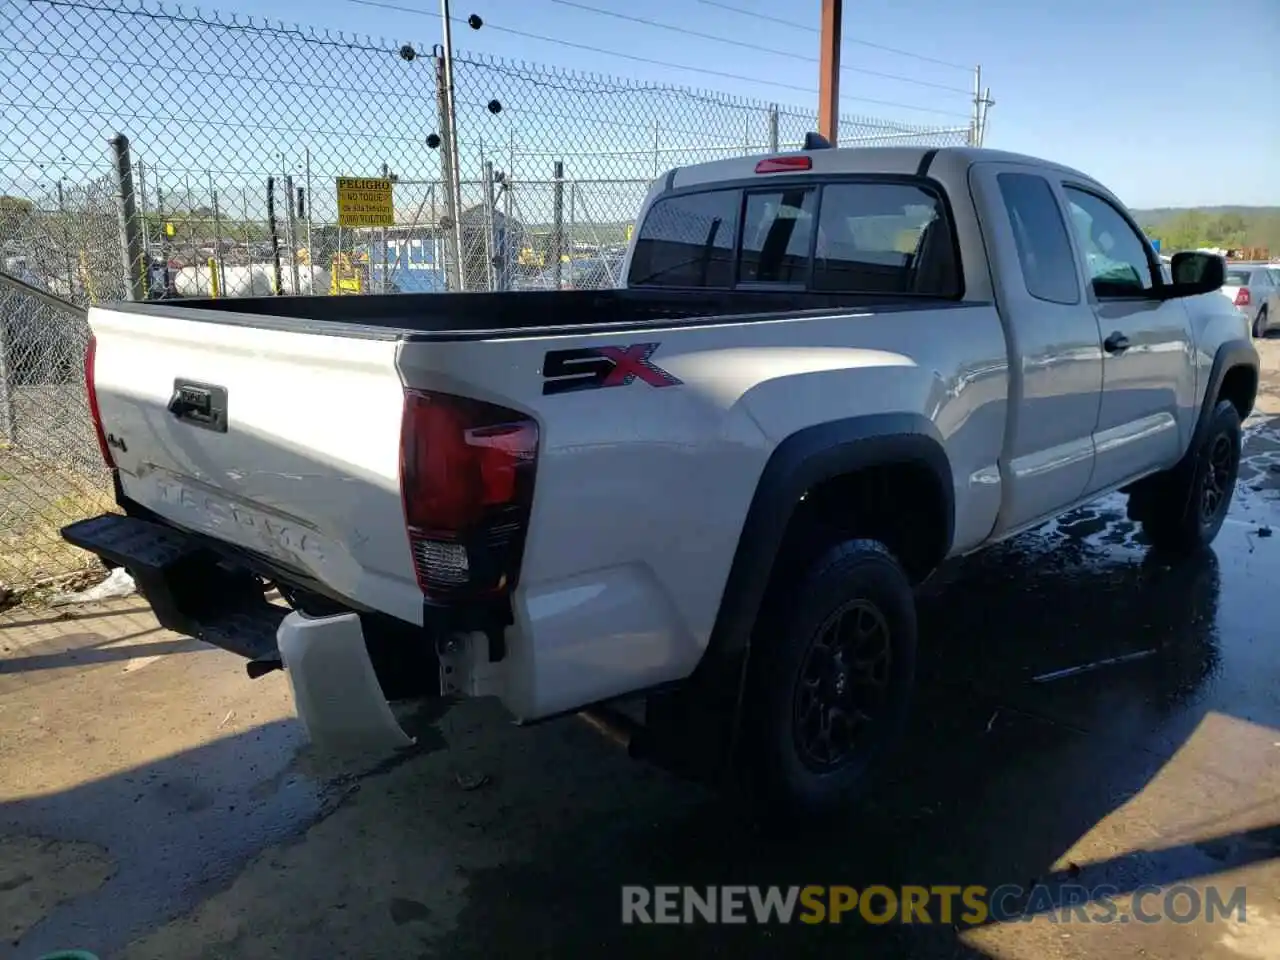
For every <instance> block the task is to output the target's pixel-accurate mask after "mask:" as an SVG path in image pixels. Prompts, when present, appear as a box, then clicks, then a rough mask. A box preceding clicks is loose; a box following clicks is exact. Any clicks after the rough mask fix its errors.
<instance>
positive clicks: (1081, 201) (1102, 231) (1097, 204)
mask: <svg viewBox="0 0 1280 960" xmlns="http://www.w3.org/2000/svg"><path fill="white" fill-rule="evenodd" d="M1066 194H1067V202H1068V204H1069V205H1070V207H1071V226H1072V228H1073V229H1074V230H1075V234H1076V239H1077V240H1078V241H1079V242H1080V249H1081V250H1083V251H1084V255H1085V261H1086V263H1087V265H1088V271H1089V278H1090V280H1091V281H1092V283H1093V292H1094V294H1095V295H1096V296H1098V297H1099V298H1113V297H1143V296H1146V295H1147V294H1148V293H1149V292H1150V291H1151V290H1152V289H1154V287H1155V280H1154V279H1153V273H1152V269H1151V260H1150V257H1149V256H1148V253H1147V244H1146V241H1145V240H1143V239H1142V237H1141V236H1140V235H1139V234H1138V232H1137V230H1135V229H1134V228H1133V227H1132V226H1131V225H1130V223H1129V221H1128V220H1127V219H1125V217H1124V215H1123V214H1122V213H1120V211H1119V210H1117V209H1116V208H1115V207H1114V206H1112V205H1111V204H1110V203H1109V202H1107V201H1106V200H1103V199H1102V198H1101V197H1099V196H1097V195H1095V194H1092V193H1089V192H1087V191H1085V190H1079V189H1077V188H1075V187H1067V188H1066Z"/></svg>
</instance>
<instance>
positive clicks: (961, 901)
mask: <svg viewBox="0 0 1280 960" xmlns="http://www.w3.org/2000/svg"><path fill="white" fill-rule="evenodd" d="M1245 901H1246V894H1245V888H1244V887H1231V888H1218V887H1216V886H1208V887H1206V888H1205V889H1204V890H1203V891H1202V890H1200V889H1197V888H1196V887H1193V886H1190V885H1188V884H1174V885H1171V886H1167V887H1157V886H1140V887H1137V888H1136V889H1133V890H1126V891H1122V890H1121V889H1120V888H1119V887H1114V886H1108V885H1099V886H1094V887H1086V886H1084V885H1082V884H1081V885H1073V884H1055V885H1053V886H1046V885H1036V886H1031V887H1022V886H1018V885H1016V884H1005V885H1003V886H999V887H993V888H988V887H984V886H976V885H971V886H959V885H956V886H949V885H934V886H928V887H926V886H902V887H889V886H881V885H873V886H867V887H853V886H840V885H836V886H825V885H818V884H810V885H808V886H790V887H781V886H768V887H761V886H709V887H681V886H652V887H647V886H624V887H623V888H622V922H623V923H624V924H648V923H662V924H695V923H736V924H760V925H764V924H788V923H807V924H820V923H844V922H859V923H869V924H885V923H917V924H930V923H945V924H958V925H962V926H977V925H979V924H984V923H1008V922H1012V921H1031V920H1034V919H1036V918H1037V917H1039V918H1043V919H1047V920H1049V921H1051V922H1054V923H1069V924H1075V923H1086V924H1088V923H1184V924H1185V923H1205V922H1207V923H1214V922H1219V921H1226V920H1230V921H1233V922H1237V923H1244V922H1246V915H1245Z"/></svg>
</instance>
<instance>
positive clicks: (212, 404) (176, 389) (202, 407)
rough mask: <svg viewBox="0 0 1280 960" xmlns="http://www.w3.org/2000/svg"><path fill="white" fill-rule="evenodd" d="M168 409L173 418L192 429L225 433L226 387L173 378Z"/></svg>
mask: <svg viewBox="0 0 1280 960" xmlns="http://www.w3.org/2000/svg"><path fill="white" fill-rule="evenodd" d="M168 409H169V412H170V413H171V414H173V416H175V417H177V418H178V419H179V420H181V421H183V422H184V423H189V424H191V425H192V426H193V427H201V428H203V429H205V430H213V431H214V432H216V433H226V432H227V388H226V387H219V386H217V385H216V384H212V383H195V382H194V381H191V380H183V379H181V378H175V379H174V381H173V395H172V396H171V397H170V398H169V403H168Z"/></svg>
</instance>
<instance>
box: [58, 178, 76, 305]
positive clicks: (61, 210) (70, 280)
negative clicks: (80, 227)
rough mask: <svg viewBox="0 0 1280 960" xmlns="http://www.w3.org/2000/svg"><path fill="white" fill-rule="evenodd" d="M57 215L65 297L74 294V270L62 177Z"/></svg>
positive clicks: (70, 297)
mask: <svg viewBox="0 0 1280 960" xmlns="http://www.w3.org/2000/svg"><path fill="white" fill-rule="evenodd" d="M58 216H59V218H60V219H61V220H62V255H63V256H64V257H66V259H67V299H68V300H70V299H72V298H73V297H74V296H75V294H76V280H75V271H74V269H73V268H72V266H71V261H72V257H71V227H70V226H69V225H68V223H67V204H66V200H65V198H64V197H63V195H62V178H61V177H59V178H58Z"/></svg>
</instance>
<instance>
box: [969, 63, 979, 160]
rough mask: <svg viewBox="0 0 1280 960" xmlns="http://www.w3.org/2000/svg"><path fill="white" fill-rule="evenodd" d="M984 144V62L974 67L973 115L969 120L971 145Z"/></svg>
mask: <svg viewBox="0 0 1280 960" xmlns="http://www.w3.org/2000/svg"><path fill="white" fill-rule="evenodd" d="M981 145H982V64H978V65H977V66H975V67H974V68H973V116H972V117H971V118H970V120H969V146H971V147H978V146H981Z"/></svg>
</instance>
